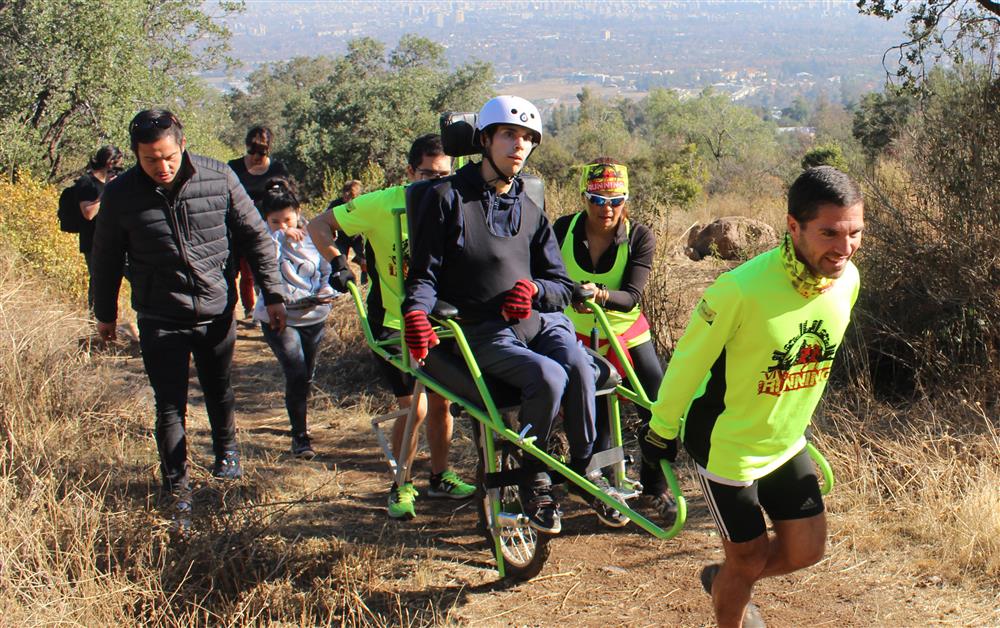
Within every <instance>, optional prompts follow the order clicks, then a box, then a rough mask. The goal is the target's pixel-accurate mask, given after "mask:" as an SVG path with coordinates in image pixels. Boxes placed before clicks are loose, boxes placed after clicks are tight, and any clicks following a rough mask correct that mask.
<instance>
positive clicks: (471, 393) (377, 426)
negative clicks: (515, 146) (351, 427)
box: [350, 114, 687, 579]
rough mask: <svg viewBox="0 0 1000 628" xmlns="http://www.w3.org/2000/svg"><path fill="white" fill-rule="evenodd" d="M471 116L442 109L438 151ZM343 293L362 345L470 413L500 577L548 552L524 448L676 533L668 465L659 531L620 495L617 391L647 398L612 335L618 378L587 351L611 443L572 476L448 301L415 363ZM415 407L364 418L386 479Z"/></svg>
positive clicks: (520, 572) (396, 463)
mask: <svg viewBox="0 0 1000 628" xmlns="http://www.w3.org/2000/svg"><path fill="white" fill-rule="evenodd" d="M473 116H474V114H445V115H444V116H442V124H441V126H442V139H443V140H444V144H445V152H446V153H448V154H449V155H451V156H453V157H461V156H466V155H469V154H473V153H476V152H478V150H477V149H475V148H474V146H473V144H472V141H471V138H472V129H473V128H474V127H473V125H474V120H473V119H472V117H473ZM428 183H429V182H428ZM426 189H427V184H423V183H417V184H413V185H411V186H410V187H409V188H408V189H407V204H408V205H410V206H413V205H414V201H415V200H416V199H419V197H420V195H421V194H422V193H423V192H424V191H425V190H426ZM525 191H526V193H528V194H531V195H532V199H533V200H535V202H536V203H538V204H539V206H542V207H543V208H544V195H543V193H542V185H541V180H539V179H537V178H531V177H525ZM406 219H407V210H406V208H398V209H396V210H395V211H394V223H395V230H396V241H397V248H396V250H399V251H403V250H406V249H405V248H403V246H402V241H403V220H406ZM381 280H382V281H397V282H399V283H398V288H399V291H400V292H401V293H402V291H403V280H404V278H403V277H402V276H401V274H400V275H397V276H396V277H382V278H381ZM350 291H351V294H352V296H353V299H354V303H355V306H356V308H357V311H358V315H359V316H360V319H361V326H362V329H363V332H364V334H365V339H366V341H367V342H368V345H369V346H370V347H371V348H372V350H373V351H374V352H375V353H377V354H378V355H379V356H381V357H382V358H383V359H385V360H386V361H388V362H389V363H390V364H392V365H393V366H394V367H396V368H398V369H400V370H401V371H403V372H405V373H408V374H410V375H412V376H413V377H414V378H415V381H416V384H415V388H414V396H415V398H418V397H419V395H421V394H423V393H424V391H425V390H430V391H433V392H435V393H437V394H439V395H441V396H442V397H444V398H446V399H448V400H449V401H450V402H451V407H452V413H453V414H454V415H456V416H457V415H460V414H465V415H468V416H469V417H470V418H471V419H472V425H473V432H474V437H475V441H476V448H477V451H478V468H477V473H476V483H477V488H478V492H477V495H476V498H475V499H476V500H477V506H478V508H477V511H478V515H479V521H480V525H481V529H482V531H483V533H484V535H485V537H486V539H487V541H488V543H489V544H490V546H491V547H492V549H493V551H494V554H495V556H496V566H497V571H498V572H499V574H500V576H501V577H513V578H518V579H527V578H531V577H533V576H534V575H536V574H537V573H538V572H539V571H540V570H541V569H542V566H543V565H544V563H545V560H546V558H547V557H548V552H549V548H548V541H549V538H550V537H548V536H546V535H543V534H539V533H537V532H536V531H535V530H534V528H531V527H530V526H529V525H528V522H527V517H526V516H525V515H524V514H523V511H522V507H521V500H520V492H519V491H518V488H517V487H518V484H519V480H520V479H521V475H522V474H521V473H519V470H520V468H521V461H522V460H524V457H525V456H534V457H536V458H538V459H540V460H541V461H542V462H544V463H545V464H546V466H548V467H549V468H550V469H551V470H552V471H553V472H554V473H556V474H558V475H560V476H562V477H563V478H565V481H567V482H572V483H573V484H575V485H577V486H578V487H580V488H582V489H583V490H584V491H586V492H587V493H589V494H590V495H592V496H594V497H596V498H598V499H600V500H601V501H602V502H604V503H605V504H606V505H608V506H609V507H611V508H614V509H616V510H617V511H619V512H620V513H622V514H623V515H624V516H625V517H627V518H628V519H629V520H631V521H632V522H634V523H635V524H636V525H638V526H639V527H641V528H643V529H644V530H646V531H647V532H649V533H651V534H653V535H654V536H656V537H658V538H662V539H670V538H673V537H674V536H676V535H677V534H678V533H679V532H680V530H681V528H682V527H683V526H684V522H685V520H686V516H687V508H686V502H685V500H684V496H683V495H682V494H681V490H680V486H679V484H678V482H677V479H676V477H675V475H674V473H673V471H672V469H671V468H670V465H669V464H667V463H663V465H662V469H663V472H664V474H665V476H666V479H667V483H668V486H669V488H670V491H671V492H672V493H673V497H674V499H675V501H676V503H677V515H676V517H675V519H674V521H673V525H672V526H671V527H670V528H668V529H663V528H661V527H660V526H658V525H656V524H655V523H653V522H651V521H649V520H648V519H646V518H645V517H643V516H642V515H641V514H639V513H638V512H636V511H634V510H632V508H630V507H629V506H628V500H630V499H632V498H634V497H637V496H638V495H639V493H640V492H641V490H642V487H641V485H639V483H638V482H635V481H633V480H631V479H629V477H628V476H627V475H626V465H627V464H628V463H629V462H630V458H629V457H628V456H627V455H626V454H625V451H624V447H623V442H622V430H621V414H620V408H619V397H621V398H625V399H628V400H631V401H633V402H634V403H637V404H640V405H642V406H644V407H647V408H648V407H649V406H650V401H649V398H648V396H647V395H646V392H645V391H644V390H643V388H642V386H641V385H640V384H639V381H638V378H637V377H636V375H635V373H634V371H633V370H632V369H631V367H630V366H629V362H628V360H627V359H626V358H625V356H624V353H623V350H622V348H621V346H620V345H618V344H616V343H612V348H613V350H614V351H616V352H617V353H618V357H619V360H620V363H621V364H623V365H624V370H625V377H624V381H623V379H622V377H621V376H620V375H619V373H618V371H617V370H615V368H614V367H613V366H612V365H611V364H610V363H609V362H608V361H607V360H606V359H604V358H603V357H601V356H599V355H598V354H597V353H596V352H591V357H592V359H593V362H594V364H595V365H596V367H597V371H598V376H597V379H598V381H597V396H598V399H597V402H598V403H606V404H607V405H608V410H609V412H608V416H609V421H610V426H609V427H610V430H609V431H610V434H611V438H612V445H611V447H610V449H607V450H605V451H602V452H595V454H594V456H593V458H592V461H591V464H590V467H589V468H588V469H587V470H586V472H585V474H584V475H581V474H578V473H575V472H574V471H572V470H571V469H570V468H569V467H568V466H567V465H566V464H564V461H563V460H562V459H560V458H558V457H556V456H555V455H550V454H548V453H546V452H545V451H543V450H542V449H541V448H539V447H538V446H536V443H535V438H534V437H525V436H524V434H525V430H522V429H521V426H519V425H517V419H516V414H517V413H516V412H512V410H516V408H517V407H518V405H519V404H520V391H518V390H517V389H515V388H513V387H511V386H509V385H506V384H504V383H503V382H500V381H496V380H493V379H492V378H490V377H489V376H485V375H484V374H483V373H482V372H481V371H480V369H479V366H478V365H477V363H476V358H475V355H473V353H472V351H471V350H470V348H469V345H468V343H467V342H466V339H465V336H464V334H463V332H462V327H461V316H460V314H461V313H460V312H458V311H457V310H456V309H455V308H453V307H451V306H449V305H447V304H445V303H442V302H439V303H438V305H437V307H435V309H434V311H433V312H431V315H430V318H431V320H432V321H433V322H434V323H435V325H436V326H437V329H436V332H437V335H438V337H439V338H440V339H441V344H440V345H438V346H437V347H435V348H434V349H432V350H431V352H430V354H429V355H428V356H427V359H426V360H425V361H424V364H423V365H418V364H415V363H413V362H412V361H411V359H410V356H409V351H408V350H407V347H406V343H405V340H404V339H403V337H402V335H401V334H400V335H396V336H393V337H390V338H388V339H385V340H380V339H376V338H375V337H374V335H373V334H372V331H371V328H370V325H369V323H368V319H367V312H366V309H365V306H364V303H363V301H362V298H361V294H360V292H359V290H358V289H357V286H355V285H353V284H351V285H350ZM578 296H579V298H580V299H581V300H584V301H585V302H586V303H587V304H588V305H589V306H590V307H591V308H592V309H593V311H594V313H595V322H596V324H597V325H598V326H599V327H600V328H601V329H603V330H605V332H607V331H608V330H609V329H610V326H609V323H608V320H607V318H606V316H605V315H604V312H603V311H602V310H601V308H600V307H599V306H598V305H597V304H596V303H595V302H594V301H593V300H592V299H590V295H588V294H585V293H582V294H580V295H578ZM610 337H612V338H614V335H613V334H611V335H610ZM415 407H416V404H414V405H413V407H411V408H410V410H409V411H406V410H400V411H396V412H392V413H389V414H386V415H383V416H379V417H376V418H375V419H373V420H372V425H373V428H374V430H375V433H376V436H377V438H378V440H379V443H380V444H381V446H382V448H383V450H384V451H385V454H386V457H387V458H388V460H389V464H390V468H391V470H392V472H393V473H394V475H395V477H396V482H397V484H400V485H401V484H402V483H403V482H405V481H407V480H408V478H409V471H410V470H409V469H408V468H407V465H406V461H407V460H408V459H409V457H410V456H409V454H410V452H408V451H405V448H406V444H407V443H409V441H410V435H411V434H412V430H413V429H414V424H415V419H416V411H415ZM403 415H407V422H406V428H405V433H404V438H403V443H404V451H401V452H400V456H399V459H398V460H397V459H394V458H393V456H392V452H391V447H390V446H389V441H388V438H387V437H386V435H385V433H384V432H383V430H382V428H381V424H382V423H383V422H385V421H387V420H390V419H395V418H398V417H401V416H403ZM596 473H603V474H604V475H605V476H606V477H607V478H608V480H609V484H610V485H611V489H610V491H603V490H601V489H600V488H598V487H597V486H596V485H595V484H594V483H593V482H591V481H590V480H589V479H587V477H588V476H590V477H594V475H593V474H596Z"/></svg>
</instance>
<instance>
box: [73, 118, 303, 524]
mask: <svg viewBox="0 0 1000 628" xmlns="http://www.w3.org/2000/svg"><path fill="white" fill-rule="evenodd" d="M129 136H130V138H131V145H132V151H133V152H134V153H135V156H136V161H137V162H138V163H137V165H136V166H133V167H132V168H130V169H129V170H128V171H126V172H125V173H124V174H122V175H121V176H119V177H118V178H116V179H115V180H114V181H112V182H111V183H109V184H108V186H107V188H106V189H105V191H104V197H103V200H102V204H101V213H100V214H98V219H97V230H96V233H95V236H94V246H93V251H92V255H93V265H94V314H95V315H96V317H97V321H98V323H97V330H98V332H99V333H100V335H101V338H103V339H105V340H113V339H114V338H115V326H116V321H117V318H118V291H119V289H120V287H121V280H122V276H123V267H124V264H125V260H126V259H127V260H128V279H129V283H130V284H131V286H132V308H133V309H134V310H135V311H136V313H137V318H138V326H139V346H140V349H141V350H142V359H143V364H144V365H145V368H146V374H147V376H148V377H149V383H150V385H151V386H152V387H153V393H154V396H155V398H156V444H157V448H158V450H159V453H160V471H161V473H162V476H163V488H164V489H165V490H166V491H169V492H170V493H172V494H173V495H174V496H175V497H176V501H175V508H176V510H177V514H179V515H181V516H183V515H185V514H186V513H188V512H189V511H190V508H191V491H190V486H189V483H188V464H187V443H186V437H185V425H184V423H185V416H186V413H187V392H188V390H187V389H188V364H189V361H190V358H191V356H192V355H193V356H194V363H195V368H196V369H197V371H198V381H199V382H200V383H201V387H202V390H203V391H204V394H205V408H206V410H207V411H208V420H209V423H210V424H211V428H212V444H213V448H214V450H215V466H214V468H213V471H212V474H213V475H214V476H215V477H218V478H223V479H234V478H238V477H240V476H241V475H242V469H241V468H240V459H239V453H238V451H237V448H236V422H235V419H234V415H233V407H234V397H233V389H232V385H231V384H230V371H231V367H232V361H233V348H234V346H235V343H236V328H235V325H234V321H233V307H234V305H235V303H236V293H235V290H234V282H233V277H234V272H235V268H234V259H236V257H234V254H233V252H234V250H235V251H238V252H239V254H241V255H243V256H245V257H246V258H247V259H248V260H249V262H250V266H251V268H252V270H253V272H254V275H255V279H256V282H257V286H259V287H260V289H261V292H262V294H263V298H264V303H265V304H266V305H267V314H268V317H269V319H270V325H271V328H272V329H274V330H275V331H280V330H282V329H283V328H284V326H285V306H284V288H283V287H282V283H281V279H280V277H279V275H278V269H277V264H276V262H275V258H274V249H273V246H272V245H271V241H270V238H269V237H268V235H267V228H266V227H265V225H264V222H263V220H262V219H261V217H260V214H259V213H258V212H257V209H256V208H255V207H254V205H253V202H252V201H251V200H250V197H249V196H247V194H246V192H245V191H244V189H243V186H242V185H240V182H239V180H238V179H237V178H236V174H235V173H233V171H232V170H231V169H230V168H229V167H228V166H227V165H226V164H224V163H222V162H218V161H215V160H213V159H209V158H207V157H201V156H199V155H192V154H190V153H188V152H187V151H186V150H185V140H184V133H183V128H182V126H181V123H180V120H178V119H177V117H176V116H175V115H174V114H172V113H170V112H169V111H166V110H162V109H150V110H146V111H141V112H139V113H138V114H137V115H136V116H135V118H133V119H132V122H131V124H130V125H129Z"/></svg>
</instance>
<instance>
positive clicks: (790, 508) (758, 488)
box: [698, 448, 824, 543]
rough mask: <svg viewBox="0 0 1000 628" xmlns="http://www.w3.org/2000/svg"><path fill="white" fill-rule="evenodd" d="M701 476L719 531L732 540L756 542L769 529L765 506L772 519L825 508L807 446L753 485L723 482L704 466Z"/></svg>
mask: <svg viewBox="0 0 1000 628" xmlns="http://www.w3.org/2000/svg"><path fill="white" fill-rule="evenodd" d="M698 479H699V481H700V482H701V489H702V492H704V494H705V501H706V502H708V509H709V511H710V512H711V513H712V517H713V518H714V519H715V525H716V527H718V528H719V533H720V534H722V537H723V538H724V539H726V540H727V541H730V542H732V543H745V542H747V541H752V540H753V539H756V538H757V537H758V536H760V535H762V534H764V533H765V532H766V531H767V524H766V523H765V521H764V513H763V512H761V509H762V508H763V510H764V512H766V513H767V516H768V517H770V518H771V521H787V520H791V519H805V518H807V517H813V516H815V515H818V514H820V513H822V512H823V510H824V507H823V496H822V495H820V492H819V480H818V479H817V477H816V467H815V465H814V464H813V461H812V458H810V457H809V454H808V452H806V450H805V448H803V449H802V451H800V452H799V453H797V454H795V456H793V457H792V458H791V460H789V461H788V462H786V463H785V464H783V465H781V466H780V467H778V468H777V469H775V470H774V471H772V472H771V473H769V474H768V475H765V476H764V477H762V478H759V479H757V480H756V481H754V482H753V483H752V484H750V485H749V486H732V485H729V484H721V483H719V482H716V481H714V480H710V479H709V478H707V477H705V474H704V472H702V470H701V469H699V473H698Z"/></svg>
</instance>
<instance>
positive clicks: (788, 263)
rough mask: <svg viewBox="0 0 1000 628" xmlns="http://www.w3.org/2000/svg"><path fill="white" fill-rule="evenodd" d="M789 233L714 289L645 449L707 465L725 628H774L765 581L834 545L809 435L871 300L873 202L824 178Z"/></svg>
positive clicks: (714, 581)
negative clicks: (837, 358)
mask: <svg viewBox="0 0 1000 628" xmlns="http://www.w3.org/2000/svg"><path fill="white" fill-rule="evenodd" d="M787 224H788V233H787V234H786V235H785V238H784V241H783V242H782V243H781V245H779V246H778V247H777V248H775V249H772V250H770V251H768V252H766V253H763V254H761V255H758V256H757V257H755V258H753V259H752V260H750V261H748V262H746V263H745V264H742V265H740V266H739V267H737V268H735V269H733V270H732V271H730V272H727V273H724V274H722V275H720V276H719V278H718V279H717V280H716V281H715V283H713V284H712V285H711V286H710V287H709V288H708V289H707V290H706V291H705V294H704V296H703V298H702V300H701V302H700V303H699V304H698V306H697V308H696V310H695V312H694V314H692V316H691V322H690V323H689V324H688V327H687V330H686V331H685V332H684V336H683V337H682V338H681V339H680V340H679V341H678V343H677V347H676V349H675V351H674V354H673V357H672V359H671V361H670V364H669V366H668V368H667V372H666V374H665V375H664V378H663V383H662V385H661V386H660V392H659V396H658V397H657V401H656V403H655V404H654V405H653V407H652V412H653V417H652V420H651V421H650V424H649V427H648V428H647V429H645V430H643V431H642V432H640V438H639V444H640V447H641V448H642V453H643V458H644V459H645V460H646V461H648V462H657V461H658V460H660V459H667V460H673V458H674V457H675V456H676V454H677V439H678V438H682V439H683V441H684V446H685V448H686V449H687V451H688V453H689V454H690V455H691V457H692V458H693V459H694V460H695V462H696V463H697V465H698V476H699V480H700V482H701V485H702V490H703V492H704V493H705V499H706V501H707V502H708V505H709V509H710V510H711V512H712V516H713V518H714V519H715V523H716V525H717V526H718V528H719V532H720V534H721V536H722V538H723V542H722V543H723V549H724V550H725V562H723V563H722V564H721V565H709V566H707V567H706V568H705V569H704V570H703V571H702V574H701V581H702V585H703V586H704V587H705V589H706V591H707V592H709V593H710V594H711V595H712V600H713V606H714V607H715V616H716V620H717V622H718V624H719V626H720V627H722V628H728V627H730V626H736V627H738V626H740V625H742V626H762V625H763V620H762V619H761V618H760V612H759V610H758V609H757V608H756V607H755V606H754V605H753V604H751V603H750V594H751V591H752V589H753V585H754V583H755V582H757V581H758V580H760V579H762V578H766V577H770V576H779V575H784V574H788V573H791V572H793V571H796V570H798V569H802V568H804V567H808V566H809V565H813V564H815V563H816V562H818V561H819V560H820V559H821V558H822V557H823V553H824V550H825V544H826V516H825V515H824V507H823V499H822V496H821V495H820V490H819V483H818V481H817V478H816V470H815V468H814V466H813V464H812V462H811V460H810V458H809V456H808V454H807V453H806V451H805V431H806V427H808V425H809V422H810V420H811V419H812V414H813V412H814V411H815V409H816V405H817V404H818V403H819V400H820V397H821V396H822V394H823V391H824V389H825V387H826V382H827V380H828V379H829V376H830V367H831V366H832V364H833V358H834V355H835V354H836V350H837V347H838V346H839V345H840V343H841V341H842V340H843V337H844V331H845V329H846V328H847V324H848V322H849V321H850V315H851V308H852V307H853V305H854V302H855V301H856V299H857V295H858V289H859V285H860V284H859V279H858V271H857V268H856V267H855V266H854V264H853V263H852V262H851V261H850V260H851V256H853V255H854V253H855V251H857V249H858V246H860V244H861V232H862V230H863V229H864V206H863V203H862V196H861V192H860V190H859V188H858V186H857V184H855V183H854V182H853V181H851V180H850V178H849V177H848V176H847V175H845V174H844V173H842V172H840V171H838V170H836V169H835V168H831V167H829V166H820V167H817V168H810V169H808V170H806V171H805V172H803V173H802V174H801V175H800V176H799V178H798V179H796V181H795V183H793V184H792V187H791V189H789V191H788V216H787ZM762 509H763V511H765V512H766V513H767V515H768V517H770V519H771V521H772V523H773V524H774V532H775V535H774V537H768V534H767V527H766V524H765V521H764V516H763V512H762Z"/></svg>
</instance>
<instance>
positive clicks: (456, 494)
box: [427, 469, 476, 499]
mask: <svg viewBox="0 0 1000 628" xmlns="http://www.w3.org/2000/svg"><path fill="white" fill-rule="evenodd" d="M430 484H431V485H430V488H429V489H428V490H427V494H428V495H429V496H431V497H447V498H448V499H467V498H469V497H472V494H473V493H475V492H476V487H475V486H473V485H472V484H466V483H465V482H463V481H462V478H460V477H458V474H457V473H455V472H454V471H452V470H450V469H449V470H447V471H443V472H441V474H439V475H432V476H431V482H430Z"/></svg>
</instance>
